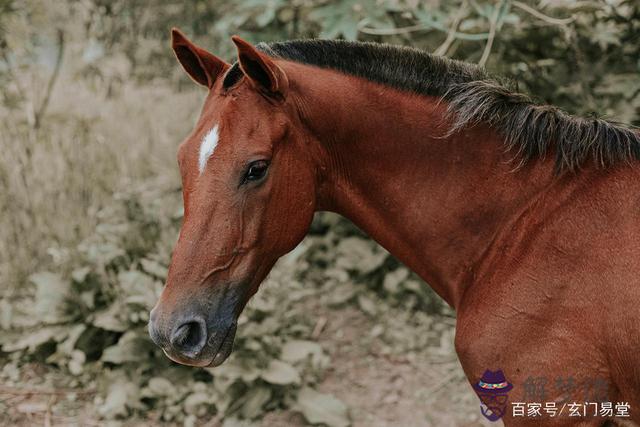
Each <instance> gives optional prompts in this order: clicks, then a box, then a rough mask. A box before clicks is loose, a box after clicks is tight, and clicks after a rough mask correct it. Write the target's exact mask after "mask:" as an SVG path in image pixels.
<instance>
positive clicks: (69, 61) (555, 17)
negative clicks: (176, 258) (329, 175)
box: [0, 0, 640, 426]
mask: <svg viewBox="0 0 640 427" xmlns="http://www.w3.org/2000/svg"><path fill="white" fill-rule="evenodd" d="M542 4H543V6H541V5H540V4H539V3H533V2H523V1H516V0H498V1H496V2H489V1H472V0H456V1H449V2H440V1H437V0H436V1H425V2H418V1H412V0H292V1H284V0H271V1H267V2H265V1H256V0H244V1H240V2H226V1H222V0H212V1H202V0H188V1H185V2H175V3H167V2H164V1H159V0H147V1H141V2H131V1H126V0H113V1H109V0H64V1H59V2H39V1H35V0H25V1H15V0H0V86H1V87H2V90H1V91H0V111H1V113H0V125H1V129H2V131H1V132H0V148H1V151H2V155H1V156H0V345H1V352H0V366H1V367H2V368H1V370H0V378H1V379H0V384H4V386H3V387H5V388H2V389H0V397H2V398H0V414H2V415H0V422H2V423H13V422H17V421H19V420H20V416H22V415H20V414H24V413H25V411H17V412H16V411H15V410H14V409H15V408H16V404H14V403H15V396H23V397H24V395H25V394H24V393H25V391H24V390H31V392H29V393H32V394H34V392H33V390H45V389H46V390H51V389H52V388H55V389H58V390H63V391H64V396H62V397H61V396H60V395H59V393H58V394H56V393H53V392H51V393H50V394H51V395H55V396H58V397H56V399H54V400H51V401H50V404H49V405H48V406H47V407H46V408H45V409H46V410H44V411H40V412H42V414H44V415H43V416H44V417H46V416H47V415H46V414H51V412H53V414H54V416H55V414H60V413H62V414H67V415H69V414H72V415H73V416H78V417H80V416H81V413H82V408H85V407H87V405H88V406H89V407H90V409H89V412H90V414H89V415H88V416H87V419H88V420H94V421H95V420H100V419H109V420H112V419H119V420H122V419H128V418H131V417H133V418H134V419H135V418H140V417H142V418H146V419H150V420H156V421H158V422H159V421H171V422H176V423H184V424H185V425H193V424H194V423H197V422H199V420H206V419H211V418H212V417H214V420H217V421H219V422H220V423H223V422H224V425H225V426H233V425H240V424H238V423H240V422H241V421H239V420H258V419H261V418H262V417H263V416H264V414H265V413H266V412H269V411H274V410H282V409H285V408H288V409H289V410H291V411H295V412H299V413H301V414H302V415H303V416H304V419H305V420H306V422H308V423H313V424H318V423H320V424H322V423H323V424H327V425H330V426H343V425H348V424H349V422H350V421H349V410H348V408H347V407H346V406H345V404H344V403H342V402H341V401H340V400H338V399H337V398H336V397H335V396H333V395H332V394H330V393H327V392H324V391H318V385H319V384H321V383H322V381H323V378H325V377H326V375H327V372H330V371H331V369H333V368H332V365H335V364H339V363H341V361H340V360H332V358H331V354H329V352H328V351H327V349H326V348H324V347H323V346H322V345H320V344H319V342H320V341H321V339H320V338H319V337H320V336H321V334H322V331H323V325H322V322H319V318H318V316H316V315H315V313H314V312H313V310H310V307H317V305H321V306H327V307H330V309H331V310H334V312H335V313H336V315H337V316H341V315H345V313H348V312H349V310H352V309H356V310H358V311H359V312H362V313H364V314H365V315H366V316H368V317H369V318H370V319H375V322H376V323H377V325H378V326H380V327H379V328H378V329H376V330H375V331H374V330H372V331H370V332H371V334H370V335H367V336H370V337H374V338H375V339H379V340H380V341H379V342H381V343H383V349H382V353H384V354H394V355H400V354H407V353H411V354H413V353H415V354H418V353H420V354H422V353H424V352H428V353H429V354H433V355H436V356H438V357H443V356H446V357H449V356H451V355H452V354H453V350H452V348H451V336H452V328H453V326H452V322H451V317H452V313H450V311H449V310H448V308H446V307H444V306H443V304H442V303H441V302H440V300H439V299H438V298H437V297H435V296H434V295H433V294H432V292H431V291H430V290H429V288H428V287H427V286H426V285H424V284H423V283H422V282H420V280H419V279H417V278H416V277H415V276H414V275H412V274H411V273H409V272H408V271H407V270H406V268H404V267H403V266H401V265H400V264H399V263H398V262H397V261H396V260H394V259H393V258H392V257H390V256H389V255H388V254H387V253H386V252H384V251H383V250H381V249H380V248H379V247H378V246H377V245H375V244H374V243H373V242H371V241H370V240H368V239H367V238H366V237H365V236H363V235H362V234H361V233H360V232H359V231H358V230H357V229H355V228H354V227H353V226H352V225H351V224H349V223H348V222H346V221H345V220H343V219H340V218H337V217H336V216H333V215H327V214H322V215H318V216H317V218H316V220H315V222H314V225H313V227H312V234H311V236H310V237H309V238H308V239H307V240H305V242H303V244H302V245H301V246H300V247H299V248H298V249H296V250H295V251H294V252H293V253H292V254H290V255H289V256H287V257H286V258H285V259H283V260H282V261H281V262H280V263H279V264H278V266H277V268H276V269H275V270H274V272H273V274H272V275H271V276H270V278H269V279H268V282H267V283H265V284H264V285H263V287H262V290H261V291H260V292H259V294H258V295H257V296H256V297H255V298H254V300H252V302H251V303H250V305H249V306H248V308H247V310H246V312H245V313H244V314H243V316H242V318H241V326H240V328H239V331H238V338H237V342H236V347H235V352H234V354H233V356H232V358H231V359H230V360H229V361H228V362H226V363H225V365H224V369H194V368H185V367H180V366H177V365H175V364H173V363H171V362H169V361H168V360H167V359H166V358H165V357H164V355H162V354H161V352H160V351H159V350H158V349H157V348H156V347H155V346H153V345H152V343H151V342H150V340H149V338H148V336H147V332H146V322H147V320H148V317H147V316H148V311H149V309H150V308H151V307H152V306H153V304H154V303H155V301H156V299H157V297H158V294H159V292H160V289H161V287H162V283H163V279H164V276H165V274H166V268H167V263H168V261H169V257H170V251H171V247H172V245H173V243H174V241H175V239H176V237H177V230H178V227H179V224H180V220H181V209H182V207H181V198H180V192H179V189H180V181H179V177H178V174H177V167H176V165H175V151H176V147H177V145H178V143H179V141H180V139H181V138H183V137H184V135H186V134H187V133H188V131H189V130H190V128H191V126H192V124H193V122H194V119H195V117H196V115H197V114H198V108H199V106H200V103H201V102H202V98H203V93H202V92H201V91H200V90H199V89H198V88H195V87H194V86H193V84H192V83H191V82H190V81H189V80H188V79H187V78H186V77H185V76H184V74H183V73H182V71H181V70H180V69H179V66H178V65H177V64H176V62H175V59H174V58H173V55H172V54H171V52H170V50H169V47H168V46H169V43H168V36H169V29H170V27H172V26H178V27H180V28H181V29H183V30H184V31H185V32H186V33H187V34H189V35H192V36H194V39H195V40H196V41H197V42H199V43H201V44H202V45H204V46H207V47H208V48H210V50H211V51H213V52H215V53H217V54H219V55H221V56H223V57H225V58H227V59H228V60H230V61H231V60H233V53H234V51H233V49H232V43H230V40H229V36H230V35H231V34H240V35H241V36H243V37H245V38H247V39H248V40H251V41H255V42H257V41H262V40H276V39H289V38H297V37H328V38H336V37H341V38H346V39H358V40H372V41H378V42H388V43H395V44H404V45H411V46H415V47H420V48H423V49H425V50H427V51H431V52H434V53H436V54H439V55H446V56H450V57H454V58H458V59H462V60H466V61H471V62H476V63H481V64H484V65H485V66H486V67H487V68H488V69H489V70H490V71H491V72H493V73H496V74H503V75H507V76H509V77H511V78H513V79H514V80H515V81H517V82H518V85H519V87H520V89H521V90H522V91H525V92H528V93H529V94H531V95H533V96H534V97H536V98H538V99H540V100H541V101H544V102H549V103H553V104H556V105H559V106H561V107H563V108H565V109H566V110H568V111H569V112H571V113H576V114H582V115H591V114H597V115H603V116H605V117H607V118H610V119H613V120H618V121H622V122H626V123H631V124H635V125H640V5H639V4H638V2H637V1H633V0H628V1H624V0H608V1H606V2H605V1H602V2H600V1H589V0H587V1H584V0H580V1H578V0H561V1H555V2H546V3H542ZM403 316H404V317H403ZM400 321H402V322H403V323H402V324H403V325H404V326H403V327H402V328H399V327H398V322H400ZM399 331H400V332H399ZM367 333H369V332H367ZM367 339H369V338H367ZM371 339H373V338H371ZM421 352H422V353H421ZM434 357H435V356H434ZM452 369H453V368H452ZM456 369H457V371H455V372H458V373H459V368H456ZM34 373H37V375H36V374H34ZM460 378H461V376H460ZM431 391H433V390H431ZM35 394H37V393H35ZM5 395H6V396H8V397H6V398H5ZM12 396H13V397H12ZM74 402H75V403H74ZM52 408H53V409H52ZM23 409H24V408H23ZM32 409H33V408H32ZM33 412H38V411H33ZM242 422H245V421H242Z"/></svg>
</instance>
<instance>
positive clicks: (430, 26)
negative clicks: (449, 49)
mask: <svg viewBox="0 0 640 427" xmlns="http://www.w3.org/2000/svg"><path fill="white" fill-rule="evenodd" d="M430 30H437V31H442V32H445V33H448V32H449V29H448V28H446V27H445V26H443V25H440V24H439V23H437V22H435V21H433V22H421V23H420V24H415V25H410V26H408V27H400V28H371V27H365V26H364V25H361V24H358V31H360V32H361V33H364V34H370V35H374V36H393V35H397V34H407V33H411V32H413V31H430ZM453 35H454V38H456V39H461V40H486V39H487V38H488V37H489V33H462V32H459V31H454V33H453Z"/></svg>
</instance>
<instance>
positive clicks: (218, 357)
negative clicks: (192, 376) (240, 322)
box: [207, 323, 236, 368]
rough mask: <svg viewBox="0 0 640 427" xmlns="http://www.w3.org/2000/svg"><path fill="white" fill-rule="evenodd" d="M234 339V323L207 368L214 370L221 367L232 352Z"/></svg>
mask: <svg viewBox="0 0 640 427" xmlns="http://www.w3.org/2000/svg"><path fill="white" fill-rule="evenodd" d="M235 338H236V324H235V323H234V324H233V326H232V327H230V328H229V330H228V331H227V335H226V336H225V337H224V340H223V341H222V344H220V347H219V348H218V351H217V352H216V354H215V356H214V357H213V359H211V362H210V363H209V364H208V365H207V366H209V367H212V368H215V367H216V366H220V365H222V363H223V362H224V361H225V360H227V358H228V357H229V355H230V354H231V350H233V342H234V340H235Z"/></svg>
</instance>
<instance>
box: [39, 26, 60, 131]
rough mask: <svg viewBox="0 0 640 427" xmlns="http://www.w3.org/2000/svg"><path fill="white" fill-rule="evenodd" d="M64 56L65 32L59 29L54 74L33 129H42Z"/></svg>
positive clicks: (50, 78) (48, 84)
mask: <svg viewBox="0 0 640 427" xmlns="http://www.w3.org/2000/svg"><path fill="white" fill-rule="evenodd" d="M63 56H64V32H63V31H62V30H61V29H58V56H57V57H56V64H55V66H54V68H53V73H52V74H51V77H49V82H48V83H47V88H46V90H45V94H44V98H43V99H42V103H41V104H40V108H38V109H37V110H36V112H35V114H34V121H33V127H34V128H35V129H38V128H39V127H40V123H41V121H42V116H44V113H45V112H46V111H47V107H48V106H49V101H50V99H51V92H52V91H53V86H54V85H55V84H56V80H58V75H59V74H60V67H61V65H62V57H63Z"/></svg>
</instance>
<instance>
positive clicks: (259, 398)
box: [240, 386, 271, 419]
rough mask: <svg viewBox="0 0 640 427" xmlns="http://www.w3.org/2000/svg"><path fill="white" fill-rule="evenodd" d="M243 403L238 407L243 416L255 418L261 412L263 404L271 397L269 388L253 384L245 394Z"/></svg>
mask: <svg viewBox="0 0 640 427" xmlns="http://www.w3.org/2000/svg"><path fill="white" fill-rule="evenodd" d="M245 399H246V401H245V403H244V404H243V405H242V408H241V409H240V415H242V416H243V417H244V418H249V419H253V418H257V417H258V415H260V414H261V413H262V408H263V406H264V405H265V404H266V403H267V402H268V401H269V400H270V399H271V389H270V388H269V387H266V386H254V387H252V388H251V389H249V391H248V392H247V394H246V395H245Z"/></svg>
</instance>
